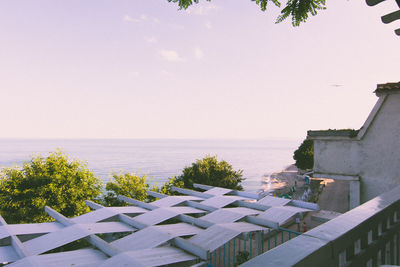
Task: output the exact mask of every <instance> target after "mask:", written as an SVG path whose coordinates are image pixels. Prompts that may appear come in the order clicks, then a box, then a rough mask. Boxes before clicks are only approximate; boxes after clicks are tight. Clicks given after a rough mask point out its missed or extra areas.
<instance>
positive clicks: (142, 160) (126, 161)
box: [0, 139, 300, 192]
mask: <svg viewBox="0 0 400 267" xmlns="http://www.w3.org/2000/svg"><path fill="white" fill-rule="evenodd" d="M299 144H300V141H299V140H290V141H272V140H161V139H104V140H103V139H102V140H99V139H82V140H77V139H71V140H61V139H49V140H25V139H24V140H20V139H0V167H11V166H15V165H21V164H22V163H23V162H26V161H29V160H30V158H31V156H32V155H37V154H40V155H42V156H47V155H48V154H49V152H52V151H55V150H56V149H57V148H60V149H61V150H62V151H64V152H66V153H67V154H68V155H69V156H70V157H71V158H77V159H80V160H84V161H87V162H88V165H89V168H90V169H91V170H92V171H94V173H95V174H96V175H97V176H98V177H99V178H101V179H102V180H103V181H104V182H107V181H109V179H110V173H112V172H119V171H122V172H136V173H140V174H146V175H148V181H149V183H150V184H155V183H157V184H159V185H160V184H162V183H164V182H165V181H167V180H168V178H169V177H171V176H174V175H180V174H181V171H182V169H183V168H184V167H186V166H190V165H191V163H192V162H195V161H196V159H201V158H203V157H204V156H205V155H217V156H218V159H220V160H221V159H223V160H226V161H227V162H228V163H230V164H231V165H232V166H233V167H234V169H236V170H237V169H241V170H243V175H244V177H245V178H246V180H245V181H244V182H243V187H244V189H245V190H247V191H252V192H255V191H257V190H259V189H260V187H261V184H262V180H263V179H262V178H263V176H265V175H268V174H271V173H272V172H276V171H279V170H282V169H283V168H285V167H286V166H288V165H289V164H292V163H293V159H292V156H293V151H294V150H295V149H296V148H297V147H298V146H299Z"/></svg>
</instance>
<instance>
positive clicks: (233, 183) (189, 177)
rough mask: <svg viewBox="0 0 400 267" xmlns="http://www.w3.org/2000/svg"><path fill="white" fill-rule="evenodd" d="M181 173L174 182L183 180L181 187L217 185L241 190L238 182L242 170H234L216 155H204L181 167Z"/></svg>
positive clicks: (240, 180) (191, 187)
mask: <svg viewBox="0 0 400 267" xmlns="http://www.w3.org/2000/svg"><path fill="white" fill-rule="evenodd" d="M182 172H183V174H182V175H180V176H178V177H177V178H176V182H183V187H185V188H189V189H193V184H194V183H198V184H205V185H211V186H219V187H224V188H230V189H234V190H242V189H243V188H242V186H241V185H240V183H241V182H242V181H243V180H244V179H243V178H242V176H243V175H242V173H243V171H242V170H238V171H235V170H233V167H232V166H231V165H230V164H228V163H227V162H226V161H224V160H222V161H218V159H217V157H216V156H213V157H211V156H206V157H205V158H203V159H200V160H197V161H196V162H195V163H192V166H190V167H186V168H184V169H183V171H182Z"/></svg>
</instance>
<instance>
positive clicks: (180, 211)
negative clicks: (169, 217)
mask: <svg viewBox="0 0 400 267" xmlns="http://www.w3.org/2000/svg"><path fill="white" fill-rule="evenodd" d="M164 209H166V210H169V211H172V212H175V213H177V214H196V213H206V211H204V210H201V209H196V208H192V207H167V208H164Z"/></svg>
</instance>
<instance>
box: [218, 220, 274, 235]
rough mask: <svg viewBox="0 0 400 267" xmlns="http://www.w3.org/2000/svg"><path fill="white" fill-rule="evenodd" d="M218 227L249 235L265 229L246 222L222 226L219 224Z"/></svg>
mask: <svg viewBox="0 0 400 267" xmlns="http://www.w3.org/2000/svg"><path fill="white" fill-rule="evenodd" d="M219 226H221V227H224V228H225V229H232V230H234V231H237V232H240V233H249V232H254V231H260V230H265V229H267V228H265V227H261V226H258V225H255V224H252V223H247V222H235V223H224V224H219Z"/></svg>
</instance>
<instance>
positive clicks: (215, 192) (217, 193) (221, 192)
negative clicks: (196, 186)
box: [204, 187, 232, 196]
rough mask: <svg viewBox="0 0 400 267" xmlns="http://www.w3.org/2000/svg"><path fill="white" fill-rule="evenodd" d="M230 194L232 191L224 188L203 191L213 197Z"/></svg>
mask: <svg viewBox="0 0 400 267" xmlns="http://www.w3.org/2000/svg"><path fill="white" fill-rule="evenodd" d="M230 192H232V189H226V188H222V187H214V188H211V189H209V190H207V191H205V192H204V193H206V194H210V195H213V196H222V195H225V194H228V193H230Z"/></svg>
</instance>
